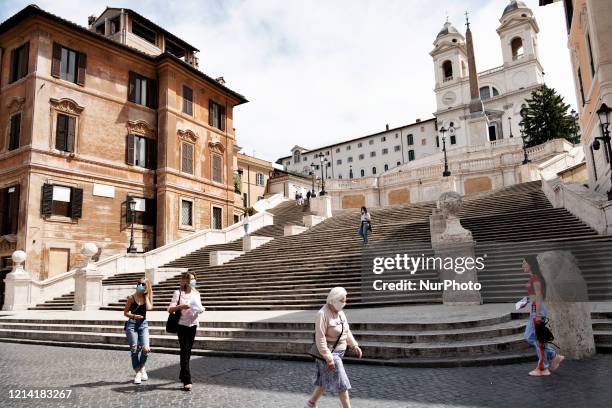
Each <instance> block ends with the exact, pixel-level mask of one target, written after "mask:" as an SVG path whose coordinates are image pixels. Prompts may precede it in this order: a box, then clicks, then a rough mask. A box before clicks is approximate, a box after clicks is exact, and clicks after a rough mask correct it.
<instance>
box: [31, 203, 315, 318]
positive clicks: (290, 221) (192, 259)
mask: <svg viewBox="0 0 612 408" xmlns="http://www.w3.org/2000/svg"><path fill="white" fill-rule="evenodd" d="M267 211H268V212H269V213H271V214H273V215H274V224H273V225H267V226H265V227H262V228H260V229H258V230H257V231H254V233H253V235H258V236H266V237H279V236H282V235H283V228H284V226H285V225H302V226H303V222H302V217H303V216H304V215H310V214H311V212H310V211H309V210H308V208H307V207H306V206H301V207H299V206H296V205H295V202H293V201H287V202H284V203H281V204H279V205H278V206H276V207H274V208H272V209H269V210H267ZM212 251H242V239H238V240H236V241H232V242H228V243H225V244H218V245H209V246H206V247H204V248H201V249H199V250H197V251H194V252H192V253H190V254H188V255H186V256H184V257H182V258H178V259H176V260H174V261H172V262H169V263H168V264H166V265H163V267H176V268H182V267H189V266H190V265H194V264H197V265H209V262H210V253H211V252H212ZM143 276H144V272H134V273H124V274H119V275H115V276H111V277H109V278H106V279H104V280H103V281H102V284H103V285H128V284H130V285H135V284H136V282H137V281H138V279H140V278H142V277H143ZM73 305H74V292H70V293H68V294H65V295H62V296H60V297H57V298H54V299H52V300H49V301H47V302H45V303H41V304H38V305H36V306H34V307H30V308H29V309H31V310H71V309H72V306H73Z"/></svg>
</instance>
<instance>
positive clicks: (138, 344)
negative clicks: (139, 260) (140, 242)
mask: <svg viewBox="0 0 612 408" xmlns="http://www.w3.org/2000/svg"><path fill="white" fill-rule="evenodd" d="M151 309H153V289H152V287H151V282H150V281H149V280H148V279H145V278H142V279H140V280H138V282H137V283H136V292H135V293H134V294H132V295H130V296H128V298H127V302H126V303H125V308H124V309H123V315H124V316H125V317H127V318H128V321H127V322H125V326H124V328H125V335H126V337H127V339H128V343H129V345H130V354H131V356H132V368H133V369H134V373H135V374H136V375H135V376H134V384H140V383H141V382H142V381H147V380H148V379H149V376H148V375H147V370H145V363H146V362H147V357H148V355H149V353H150V352H151V347H150V345H149V325H148V323H147V310H151Z"/></svg>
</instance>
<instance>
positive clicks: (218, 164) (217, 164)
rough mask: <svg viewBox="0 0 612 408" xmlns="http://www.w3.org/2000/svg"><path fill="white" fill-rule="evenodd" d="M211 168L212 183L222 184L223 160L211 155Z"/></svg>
mask: <svg viewBox="0 0 612 408" xmlns="http://www.w3.org/2000/svg"><path fill="white" fill-rule="evenodd" d="M212 166H213V169H212V170H213V171H212V173H213V181H216V182H217V183H223V159H221V156H219V155H217V154H214V155H213V158H212Z"/></svg>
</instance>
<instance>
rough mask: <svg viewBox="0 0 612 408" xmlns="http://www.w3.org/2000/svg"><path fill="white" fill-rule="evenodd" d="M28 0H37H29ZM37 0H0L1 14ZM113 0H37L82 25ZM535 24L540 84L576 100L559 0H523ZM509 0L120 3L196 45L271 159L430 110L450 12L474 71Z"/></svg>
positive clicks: (488, 63)
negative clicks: (470, 46) (438, 44)
mask: <svg viewBox="0 0 612 408" xmlns="http://www.w3.org/2000/svg"><path fill="white" fill-rule="evenodd" d="M34 1H35V0H34ZM32 2H33V1H32V0H10V1H9V0H0V19H1V20H4V19H6V18H7V17H9V16H10V15H12V14H14V13H15V12H17V11H18V10H20V9H21V8H23V7H25V6H26V5H27V4H29V3H32ZM108 3H109V0H101V1H98V0H79V1H78V2H77V1H74V0H70V1H65V0H38V1H36V4H38V6H40V7H41V8H43V9H45V10H47V11H50V12H52V13H55V14H58V15H60V16H62V17H64V18H67V19H69V20H72V21H74V22H76V23H78V24H81V25H86V24H87V16H88V15H92V14H94V15H99V14H100V13H101V12H102V11H103V10H104V8H105V7H106V5H107V4H108ZM526 3H527V5H528V6H529V7H531V9H532V10H533V11H534V13H535V16H536V18H537V20H538V24H539V26H540V34H539V45H540V47H539V48H540V59H541V62H542V65H543V67H544V70H545V72H546V82H547V84H548V85H549V86H553V87H555V88H556V89H557V90H558V91H559V92H560V93H561V95H563V96H564V97H565V100H566V101H567V102H568V103H570V104H571V105H572V106H575V105H576V95H575V91H574V86H573V80H572V74H571V66H570V62H569V54H568V51H567V48H566V42H567V32H566V29H565V24H564V17H563V9H562V2H557V3H554V4H552V5H549V6H546V7H539V6H538V0H526ZM506 4H508V0H461V1H460V0H435V1H433V0H371V1H367V0H335V1H326V0H248V1H239V0H181V1H151V0H140V1H138V2H135V1H124V2H121V1H116V2H111V4H109V5H111V6H113V7H127V8H133V9H134V10H136V11H138V12H140V13H141V14H143V15H145V16H146V17H148V18H149V19H151V20H152V21H154V22H156V23H157V24H159V25H161V26H162V27H164V28H166V29H167V30H168V31H171V32H173V33H175V34H176V35H178V36H179V37H181V38H183V39H185V40H186V41H187V42H189V43H191V44H193V45H194V46H196V47H197V48H199V49H200V54H199V57H200V68H201V69H202V70H203V71H204V72H206V73H207V74H209V75H211V76H212V77H217V76H224V77H225V80H226V81H227V85H228V86H229V87H230V88H232V89H234V90H235V91H237V92H240V93H242V94H243V95H245V96H246V97H247V98H248V99H249V100H250V102H249V103H247V104H244V105H241V106H239V107H238V108H237V109H236V111H235V114H234V117H235V126H236V131H237V136H238V144H239V145H240V146H242V147H243V148H244V152H245V153H247V154H253V153H254V154H255V155H256V156H258V157H261V158H264V159H268V160H272V161H274V160H276V159H277V158H279V157H281V156H286V155H289V154H290V153H289V149H290V148H291V147H293V145H295V144H299V145H301V146H304V147H306V148H315V147H317V146H320V145H323V144H330V143H334V142H338V141H342V140H346V139H350V138H354V137H358V136H363V135H367V134H369V133H374V132H378V131H381V130H383V129H384V127H385V124H387V123H388V124H389V126H391V127H396V126H401V125H404V124H407V123H412V122H414V120H415V119H417V118H421V119H427V118H431V117H432V112H433V111H434V110H435V99H434V93H433V87H434V75H433V63H432V60H431V57H430V56H429V52H430V51H431V50H432V48H433V45H432V42H433V40H434V38H435V36H436V34H437V33H438V31H439V30H440V29H441V28H442V25H443V23H444V21H445V16H446V14H447V13H448V16H449V18H450V21H451V22H452V23H454V24H455V26H456V27H457V28H458V29H459V30H461V31H463V30H464V28H465V26H464V21H465V17H464V12H465V10H468V11H469V13H470V16H471V17H470V20H471V22H472V26H471V27H472V32H473V35H474V41H475V51H476V63H477V66H478V70H479V71H481V70H485V69H488V68H492V67H495V66H498V65H501V63H502V56H501V49H500V43H499V37H498V36H497V33H496V32H495V29H496V28H497V26H498V25H499V17H500V16H501V13H502V11H503V9H504V7H505V6H506Z"/></svg>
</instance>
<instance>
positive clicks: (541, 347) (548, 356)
mask: <svg viewBox="0 0 612 408" xmlns="http://www.w3.org/2000/svg"><path fill="white" fill-rule="evenodd" d="M530 310H531V312H530V313H529V320H528V321H527V328H526V329H525V340H527V343H529V344H530V345H531V346H533V347H535V349H536V354H537V355H538V368H539V369H540V370H546V369H548V368H549V367H550V361H551V360H552V359H553V358H555V356H556V355H557V351H556V350H555V349H554V348H553V347H552V346H551V345H550V344H548V343H540V342H539V341H538V340H537V338H536V332H535V318H536V307H535V303H534V302H533V301H532V302H531V305H530ZM540 314H541V315H542V318H544V317H546V315H547V311H546V305H545V304H544V302H542V303H541V304H540Z"/></svg>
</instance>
